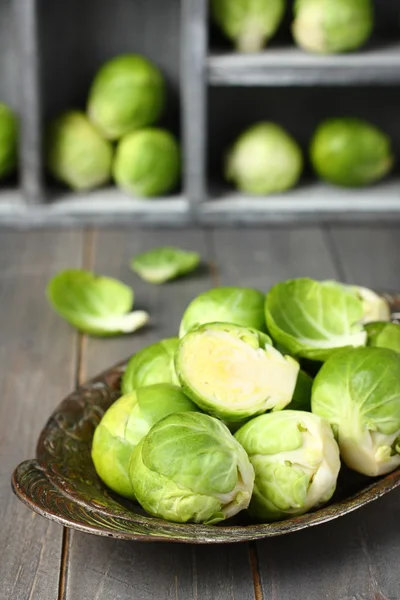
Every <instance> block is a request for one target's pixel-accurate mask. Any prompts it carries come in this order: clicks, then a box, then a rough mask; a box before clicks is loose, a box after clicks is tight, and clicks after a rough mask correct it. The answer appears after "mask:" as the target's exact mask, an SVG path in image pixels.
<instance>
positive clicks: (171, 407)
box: [92, 383, 198, 499]
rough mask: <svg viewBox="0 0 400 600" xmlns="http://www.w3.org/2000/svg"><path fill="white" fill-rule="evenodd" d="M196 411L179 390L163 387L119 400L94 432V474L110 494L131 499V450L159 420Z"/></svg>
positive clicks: (148, 389)
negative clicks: (95, 472)
mask: <svg viewBox="0 0 400 600" xmlns="http://www.w3.org/2000/svg"><path fill="white" fill-rule="evenodd" d="M197 410H198V409H197V406H196V405H195V404H193V402H191V401H190V400H189V398H187V397H186V396H185V394H184V393H183V392H182V390H181V389H180V388H178V387H176V386H174V385H170V384H167V383H161V384H156V385H150V386H148V387H143V388H140V389H139V390H136V391H135V392H131V393H130V394H127V395H125V396H122V397H121V398H119V400H117V401H116V402H114V404H112V405H111V406H110V408H109V409H108V410H107V411H106V412H105V414H104V416H103V418H102V419H101V421H100V423H99V425H98V426H97V427H96V430H95V432H94V436H93V443H92V460H93V463H94V466H95V469H96V471H97V474H98V475H99V477H100V478H101V479H102V480H103V481H104V483H105V484H106V485H108V487H109V488H111V489H112V490H114V492H117V493H118V494H120V495H121V496H124V497H125V498H130V499H134V498H135V494H134V493H133V490H132V485H131V482H130V478H129V461H130V458H131V456H132V452H133V450H134V448H135V446H136V445H137V444H138V443H139V442H140V440H141V439H142V438H143V437H144V436H145V435H146V434H147V433H148V432H149V431H150V429H151V427H152V426H153V425H154V424H155V423H157V421H159V420H160V419H163V418H164V417H166V416H167V415H170V414H171V413H174V412H180V413H181V412H184V411H197Z"/></svg>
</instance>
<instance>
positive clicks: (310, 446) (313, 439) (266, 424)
mask: <svg viewBox="0 0 400 600" xmlns="http://www.w3.org/2000/svg"><path fill="white" fill-rule="evenodd" d="M235 438H236V439H237V440H238V442H239V443H240V444H241V445H242V446H243V448H244V449H245V450H246V452H247V454H248V456H249V458H250V462H251V464H252V465H253V467H254V471H255V482H254V492H253V496H252V499H251V502H250V506H249V513H250V514H251V515H252V516H253V517H256V518H258V519H261V520H265V521H277V520H281V519H287V518H289V517H292V516H295V515H300V514H303V513H305V512H307V511H308V510H310V509H311V508H315V507H317V506H319V505H321V504H323V503H325V502H327V501H328V500H329V499H330V498H331V497H332V495H333V493H334V491H335V489H336V482H337V477H338V474H339V469H340V458H339V448H338V445H337V443H336V442H335V439H334V437H333V433H332V430H331V428H330V427H329V424H328V423H327V422H326V421H324V420H323V419H320V418H319V417H317V416H316V415H313V414H311V413H308V412H302V411H297V410H285V411H281V412H276V413H270V414H267V415H261V416H260V417H256V418H255V419H252V420H251V421H249V423H247V424H246V425H244V426H243V427H242V428H241V429H239V431H237V432H236V433H235Z"/></svg>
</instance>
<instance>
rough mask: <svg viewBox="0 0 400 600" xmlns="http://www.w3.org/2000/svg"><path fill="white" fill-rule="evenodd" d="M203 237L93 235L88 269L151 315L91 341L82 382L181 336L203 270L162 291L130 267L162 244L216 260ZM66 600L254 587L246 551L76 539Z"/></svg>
mask: <svg viewBox="0 0 400 600" xmlns="http://www.w3.org/2000/svg"><path fill="white" fill-rule="evenodd" d="M209 242H210V240H209V236H207V234H205V233H204V232H202V231H201V230H190V229H187V230H184V231H182V230H175V231H174V230H143V231H140V230H138V229H135V230H107V231H99V232H94V233H93V234H90V235H89V237H88V240H87V243H86V252H85V257H86V258H85V262H86V263H87V264H88V265H89V264H90V265H91V266H92V267H93V269H94V270H95V271H97V272H99V273H103V274H106V275H111V276H113V277H118V278H120V279H121V280H123V281H125V282H126V283H128V284H130V285H132V286H133V287H134V290H135V293H136V304H137V307H138V308H139V307H140V308H144V309H146V310H148V311H149V312H150V315H151V317H152V325H151V327H149V328H147V329H143V330H142V331H141V332H137V333H136V334H134V335H132V336H126V337H122V338H115V339H109V340H97V339H94V338H90V339H88V340H86V342H85V345H84V349H83V355H82V359H83V360H82V370H81V378H82V379H85V380H86V379H88V378H89V377H90V376H92V375H95V374H97V373H99V372H100V371H101V370H102V369H103V368H106V367H108V366H110V365H111V364H113V363H115V362H117V361H118V360H119V359H122V358H125V357H127V356H129V355H130V354H132V353H134V352H136V351H137V350H138V349H139V348H142V347H143V346H145V345H147V344H151V343H153V342H155V341H157V340H158V339H160V338H163V337H169V336H173V335H176V333H177V330H178V327H179V323H180V319H181V316H182V313H183V311H184V309H185V308H186V306H187V304H188V303H189V302H190V300H191V299H192V298H194V297H195V296H196V295H198V294H199V293H200V292H201V291H203V290H205V289H208V288H209V287H210V286H211V285H212V278H211V276H210V273H209V270H208V268H207V266H206V264H205V265H204V266H203V268H202V269H200V270H199V271H198V272H197V273H196V274H193V276H191V277H187V278H184V279H181V280H177V281H175V282H171V283H167V284H164V285H162V286H155V285H151V284H149V283H145V282H142V281H141V280H140V279H139V278H138V277H137V276H136V275H134V274H133V273H132V272H131V271H130V268H129V259H130V258H131V257H132V256H133V255H134V254H136V253H139V252H142V251H144V250H147V249H150V248H152V247H155V246H162V245H171V244H172V245H178V246H179V247H181V248H187V249H192V250H197V251H199V252H200V253H201V255H202V257H203V259H204V262H205V263H207V262H208V261H210V259H211V258H212V249H211V247H210V243H209ZM65 589H66V593H65V600H75V598H76V597H78V596H79V597H83V598H85V599H86V598H88V600H89V599H90V600H91V599H92V598H93V599H94V598H96V600H106V599H107V600H108V599H109V598H118V600H125V599H126V600H128V599H131V598H132V597H134V598H137V599H138V600H139V599H140V600H153V599H155V600H164V599H170V598H171V599H185V600H197V599H199V598H201V599H202V600H228V599H229V600H232V599H237V600H250V599H253V583H252V578H251V572H250V564H249V556H248V545H247V544H239V545H236V546H235V547H229V546H222V547H219V548H218V547H207V548H204V549H197V548H188V547H186V548H183V547H179V546H176V545H169V544H160V545H158V544H157V545H156V546H155V545H153V544H135V543H130V544H128V543H126V542H123V541H115V540H100V539H99V538H96V537H94V536H90V535H84V534H80V533H77V532H71V543H70V548H69V562H68V569H67V578H66V587H65Z"/></svg>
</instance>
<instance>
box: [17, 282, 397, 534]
mask: <svg viewBox="0 0 400 600" xmlns="http://www.w3.org/2000/svg"><path fill="white" fill-rule="evenodd" d="M385 296H386V298H387V299H388V300H389V302H390V303H391V308H392V318H393V320H398V319H399V318H400V295H393V294H385ZM125 366H126V362H124V363H122V364H119V365H117V366H115V367H113V368H112V369H110V370H108V371H106V372H105V373H103V374H102V375H100V376H99V377H97V378H95V379H93V380H92V381H90V382H89V383H88V384H86V385H84V386H82V387H81V388H79V389H78V390H76V391H75V392H74V393H73V394H71V395H70V396H68V397H67V398H66V399H65V400H64V401H63V402H62V403H61V404H60V406H59V407H58V408H57V409H56V411H55V412H54V413H53V415H52V416H51V417H50V419H49V421H48V423H47V424H46V426H45V428H44V430H43V431H42V433H41V435H40V438H39V441H38V446H37V457H36V459H33V460H28V461H25V462H23V463H21V464H20V465H19V466H18V467H17V468H16V470H15V471H14V473H13V476H12V486H13V490H14V492H15V494H16V495H17V496H18V498H19V499H20V500H21V501H22V502H23V503H24V504H26V505H27V506H28V507H29V508H31V509H32V510H33V511H35V512H37V513H39V514H40V515H42V516H43V517H46V518H48V519H51V520H52V521H56V522H57V523H60V524H61V525H65V526H66V527H71V528H73V529H77V530H79V531H84V532H86V533H92V534H95V535H101V536H108V537H114V538H121V539H131V540H138V541H173V542H187V543H196V544H210V543H226V542H243V541H248V540H257V539H262V538H266V537H271V536H277V535H283V534H286V533H291V532H294V531H298V530H300V529H304V528H306V527H311V526H313V525H319V524H321V523H325V522H326V521H330V520H332V519H336V518H338V517H341V516H342V515H345V514H347V513H349V512H351V511H353V510H356V509H358V508H361V507H362V506H364V505H366V504H369V503H370V502H372V501H374V500H377V499H378V498H380V497H381V496H383V495H385V494H387V493H388V492H390V491H391V490H393V489H395V488H396V487H397V486H399V485H400V469H397V470H396V471H394V472H393V473H390V474H389V475H387V476H385V477H380V478H375V479H371V478H368V477H364V476H362V475H359V474H357V473H354V472H352V471H350V470H348V469H346V468H345V467H342V469H341V472H340V475H339V480H338V486H337V490H336V493H335V495H334V497H333V498H332V500H331V502H330V503H329V504H328V505H327V506H324V507H323V508H320V509H319V510H316V511H314V512H310V513H307V514H305V515H301V516H298V517H294V518H291V519H287V520H285V521H279V522H277V523H267V524H259V523H251V522H249V521H248V520H247V521H246V516H244V515H242V514H241V515H238V516H237V517H236V518H235V519H231V520H230V521H226V522H224V524H223V525H217V526H215V525H214V526H212V525H208V526H206V525H196V524H190V523H188V524H178V523H170V522H167V521H163V520H161V519H157V518H154V517H150V516H148V515H146V513H145V512H144V511H143V510H142V509H141V508H140V507H139V506H138V505H137V504H134V503H130V502H128V501H126V500H124V499H123V498H121V497H119V496H117V495H116V494H113V493H112V492H110V491H109V490H108V489H107V488H106V487H105V486H104V485H103V483H102V482H101V481H100V479H99V478H98V477H97V475H96V472H95V469H94V466H93V463H92V460H91V456H90V449H91V442H92V437H93V433H94V430H95V427H96V426H97V424H98V423H99V421H100V419H101V417H102V415H103V414H104V412H105V411H106V410H107V408H108V407H109V406H110V405H111V404H112V403H113V402H114V401H115V400H116V399H117V398H118V397H119V395H120V391H119V390H120V378H121V374H122V372H123V370H124V368H125Z"/></svg>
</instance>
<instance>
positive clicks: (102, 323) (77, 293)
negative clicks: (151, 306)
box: [47, 269, 149, 336]
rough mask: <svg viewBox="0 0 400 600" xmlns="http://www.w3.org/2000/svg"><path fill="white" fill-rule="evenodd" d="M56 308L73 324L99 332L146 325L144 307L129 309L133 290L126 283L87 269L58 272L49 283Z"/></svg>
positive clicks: (120, 331) (116, 332) (106, 332)
mask: <svg viewBox="0 0 400 600" xmlns="http://www.w3.org/2000/svg"><path fill="white" fill-rule="evenodd" d="M47 298H48V300H49V302H50V304H51V305H52V307H53V309H54V310H55V311H56V312H57V313H58V314H59V315H60V316H61V317H63V318H64V319H65V320H66V321H68V322H69V323H70V324H71V325H73V326H74V327H76V328H77V329H79V330H80V331H83V332H85V333H90V334H93V335H98V336H109V335H115V334H118V333H131V332H133V331H135V330H136V329H139V328H140V327H142V326H143V325H145V324H146V323H147V321H148V318H149V315H148V314H147V313H146V312H144V311H135V312H131V313H129V312H128V311H129V310H130V309H131V307H132V304H133V291H132V289H131V288H129V287H128V286H127V285H125V284H123V283H121V282H120V281H117V280H116V279H112V278H110V277H102V276H99V275H95V274H93V273H90V272H88V271H83V270H78V269H70V270H67V271H62V272H61V273H58V275H56V276H55V277H53V279H51V281H50V282H49V284H48V286H47Z"/></svg>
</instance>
